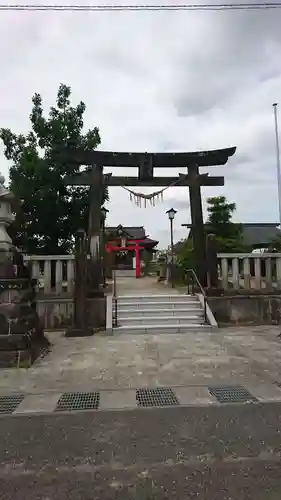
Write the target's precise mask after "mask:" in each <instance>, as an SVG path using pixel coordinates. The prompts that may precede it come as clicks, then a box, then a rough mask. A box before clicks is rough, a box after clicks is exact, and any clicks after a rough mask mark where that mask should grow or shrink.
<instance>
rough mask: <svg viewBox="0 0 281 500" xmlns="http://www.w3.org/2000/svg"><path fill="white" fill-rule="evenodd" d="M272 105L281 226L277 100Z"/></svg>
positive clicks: (280, 172)
mask: <svg viewBox="0 0 281 500" xmlns="http://www.w3.org/2000/svg"><path fill="white" fill-rule="evenodd" d="M272 106H273V113H274V125H275V139H276V168H277V186H278V204H279V224H280V227H281V171H280V148H279V132H278V115H277V107H278V104H277V102H275V103H273V104H272Z"/></svg>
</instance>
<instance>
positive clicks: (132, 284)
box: [117, 276, 179, 295]
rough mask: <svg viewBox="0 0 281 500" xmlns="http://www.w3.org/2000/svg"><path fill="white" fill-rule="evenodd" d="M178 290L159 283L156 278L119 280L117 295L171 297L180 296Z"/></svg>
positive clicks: (126, 278) (125, 278)
mask: <svg viewBox="0 0 281 500" xmlns="http://www.w3.org/2000/svg"><path fill="white" fill-rule="evenodd" d="M178 293H179V292H178V290H176V289H175V288H171V287H169V286H167V285H165V283H163V281H162V282H160V283H159V282H158V281H157V277H156V276H151V277H150V276H147V277H145V278H140V279H136V278H131V277H130V278H129V277H124V278H120V277H118V278H117V295H150V294H153V295H154V294H159V295H162V294H163V295H164V294H167V295H171V294H178Z"/></svg>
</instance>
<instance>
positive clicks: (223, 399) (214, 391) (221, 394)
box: [208, 386, 258, 403]
mask: <svg viewBox="0 0 281 500" xmlns="http://www.w3.org/2000/svg"><path fill="white" fill-rule="evenodd" d="M208 389H209V392H210V394H211V395H212V396H215V397H216V398H217V400H218V401H219V402H220V403H247V402H248V401H258V399H257V398H256V397H255V396H253V395H252V394H251V393H250V392H249V391H247V389H245V388H244V387H241V386H237V387H236V386H234V387H209V388H208Z"/></svg>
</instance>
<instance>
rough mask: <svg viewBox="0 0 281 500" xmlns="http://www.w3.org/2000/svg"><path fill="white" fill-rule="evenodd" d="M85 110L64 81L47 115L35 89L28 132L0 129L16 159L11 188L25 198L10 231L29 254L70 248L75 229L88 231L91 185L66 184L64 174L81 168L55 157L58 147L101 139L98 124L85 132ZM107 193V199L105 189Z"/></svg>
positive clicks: (86, 145) (88, 146)
mask: <svg viewBox="0 0 281 500" xmlns="http://www.w3.org/2000/svg"><path fill="white" fill-rule="evenodd" d="M85 110H86V106H85V104H84V102H82V101H81V102H80V103H79V104H78V105H76V106H73V105H72V103H71V88H70V87H68V86H66V85H64V84H60V86H59V89H58V92H57V98H56V104H55V106H52V107H51V108H50V110H49V114H48V116H47V117H46V116H44V111H43V100H42V97H41V95H40V94H34V96H33V97H32V110H31V114H30V123H31V130H30V131H29V132H28V133H27V134H26V135H23V134H18V135H17V134H15V133H13V132H12V131H11V130H10V129H7V128H2V129H1V130H0V138H1V139H2V141H3V143H4V154H5V157H6V158H7V160H9V161H11V162H12V165H11V168H10V188H11V189H12V190H13V192H14V194H15V195H16V196H17V197H18V198H19V199H20V200H21V201H22V204H21V208H20V210H19V211H18V213H17V216H16V220H15V222H14V224H13V225H12V227H11V233H12V234H11V236H12V237H13V239H14V242H15V244H16V245H17V246H19V247H20V248H22V249H23V250H24V251H25V252H27V253H29V254H36V253H38V254H64V253H67V252H69V251H71V249H72V248H73V237H74V235H75V233H76V231H77V230H78V229H79V228H81V227H82V228H83V229H85V230H87V224H88V209H89V204H88V202H89V198H88V195H89V188H88V187H76V186H66V185H65V183H64V178H65V176H67V175H73V174H76V173H78V172H79V166H78V165H74V164H67V163H64V162H62V161H61V160H59V159H56V160H54V159H53V158H55V156H54V155H53V152H54V151H55V150H57V148H58V147H60V146H62V147H66V146H69V147H82V148H84V149H85V150H93V149H95V148H96V147H97V146H98V145H99V144H100V142H101V140H100V135H99V130H98V128H97V127H95V128H93V129H92V130H88V132H86V133H83V125H84V122H83V117H84V113H85ZM103 198H104V201H105V200H107V199H108V190H107V188H105V189H104V193H103Z"/></svg>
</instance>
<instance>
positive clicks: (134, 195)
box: [121, 179, 182, 208]
mask: <svg viewBox="0 0 281 500" xmlns="http://www.w3.org/2000/svg"><path fill="white" fill-rule="evenodd" d="M180 181H182V179H178V180H176V182H173V183H172V184H170V185H169V186H166V187H164V188H162V189H160V190H159V191H154V192H153V193H149V194H145V193H138V192H136V191H133V190H132V189H129V188H127V187H126V186H121V187H122V188H123V189H125V190H126V191H128V193H129V194H130V201H132V202H134V203H135V204H136V205H137V207H140V208H142V207H143V206H144V208H146V207H147V205H150V206H151V207H155V206H156V203H157V202H158V201H160V203H161V202H163V200H164V196H163V194H164V191H166V190H167V189H169V188H170V187H172V186H175V185H176V184H178V183H179V182H180Z"/></svg>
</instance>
